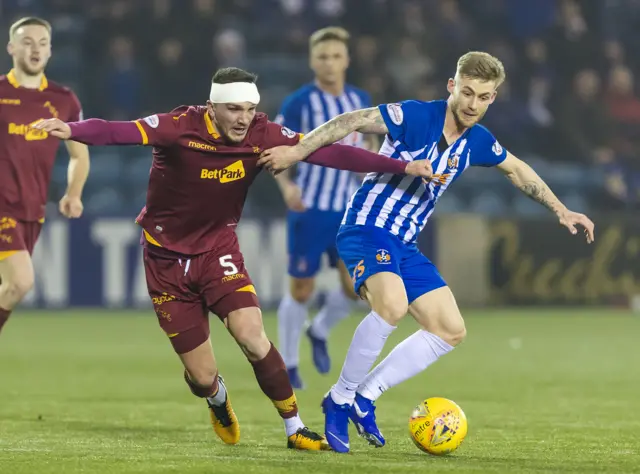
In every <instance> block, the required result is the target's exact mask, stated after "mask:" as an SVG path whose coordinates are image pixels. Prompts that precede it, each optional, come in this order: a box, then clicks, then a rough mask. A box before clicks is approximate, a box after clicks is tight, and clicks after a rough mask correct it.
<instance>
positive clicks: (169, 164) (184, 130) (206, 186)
mask: <svg viewBox="0 0 640 474" xmlns="http://www.w3.org/2000/svg"><path fill="white" fill-rule="evenodd" d="M135 123H136V125H137V127H138V129H139V131H140V135H141V143H142V144H143V145H152V146H153V147H154V148H153V164H152V166H151V172H150V176H149V188H148V191H147V203H146V206H145V208H144V209H142V212H140V215H139V216H138V218H137V220H136V221H137V222H138V224H140V225H141V226H142V228H143V229H144V231H145V236H146V238H147V240H148V241H149V242H151V243H152V244H154V245H157V246H161V247H163V248H166V249H168V250H171V251H173V252H177V253H181V254H184V255H197V254H200V253H203V252H206V251H209V250H213V249H215V248H216V247H218V246H219V245H221V244H222V243H225V242H226V240H228V239H233V238H235V236H234V235H233V234H234V233H235V226H236V225H237V224H238V221H239V220H240V216H241V215H242V208H243V206H244V202H245V199H246V197H247V192H248V190H249V186H250V185H251V183H252V182H253V180H254V179H255V177H256V176H257V175H258V173H259V172H260V168H258V166H256V163H257V161H258V158H259V156H260V153H261V152H262V151H263V150H265V149H268V148H272V147H275V146H279V145H295V144H296V143H298V140H299V139H300V136H299V134H297V133H294V132H292V131H291V130H289V129H287V128H284V127H282V126H281V125H278V124H276V123H273V122H269V120H268V119H267V116H266V115H265V114H262V113H257V114H256V116H255V118H254V120H253V122H252V123H251V126H250V127H249V130H248V131H247V135H246V137H245V139H244V141H243V142H242V143H237V144H236V143H228V142H227V141H226V140H225V139H224V138H223V137H221V136H220V134H219V133H218V132H217V130H216V129H215V126H214V124H213V122H212V121H211V118H210V117H209V114H208V113H207V109H206V107H194V106H191V107H187V106H183V107H179V108H177V109H175V110H173V111H172V112H170V113H168V114H157V115H152V116H150V117H146V118H144V119H140V120H137V121H136V122H135Z"/></svg>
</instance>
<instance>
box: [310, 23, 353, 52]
mask: <svg viewBox="0 0 640 474" xmlns="http://www.w3.org/2000/svg"><path fill="white" fill-rule="evenodd" d="M349 38H351V35H350V34H349V32H348V31H347V30H345V29H344V28H341V27H339V26H328V27H326V28H322V29H321V30H318V31H316V32H315V33H313V34H312V35H311V36H310V37H309V48H313V47H314V46H315V45H317V44H319V43H322V42H323V41H331V40H334V41H340V42H342V43H344V44H345V45H348V44H349Z"/></svg>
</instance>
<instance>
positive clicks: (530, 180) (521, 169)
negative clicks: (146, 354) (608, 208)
mask: <svg viewBox="0 0 640 474" xmlns="http://www.w3.org/2000/svg"><path fill="white" fill-rule="evenodd" d="M497 167H498V169H500V171H502V172H503V173H504V174H505V175H506V177H507V178H508V179H509V181H511V182H512V183H513V185H514V186H515V187H516V188H518V189H519V190H520V191H522V192H523V193H524V194H526V195H527V196H529V197H530V198H531V199H533V200H534V201H537V202H539V203H540V204H542V205H543V206H545V207H546V208H547V209H549V210H551V211H553V213H554V214H556V215H557V216H558V219H559V220H560V224H562V225H563V226H565V227H567V228H568V229H569V231H570V232H571V233H572V234H576V233H577V230H576V228H575V226H576V225H581V226H582V227H584V230H585V234H586V235H587V242H588V243H591V242H593V240H594V234H593V229H594V224H593V222H591V220H589V218H588V217H587V216H585V215H584V214H580V213H577V212H573V211H570V210H569V209H567V207H566V206H565V205H564V204H562V202H560V200H559V199H558V198H557V197H556V195H555V194H554V193H553V191H551V188H549V186H548V185H547V183H545V182H544V181H543V180H542V178H541V177H540V176H539V175H538V173H536V172H535V171H534V170H533V169H532V168H531V167H530V166H529V165H528V164H526V163H525V162H524V161H522V160H520V159H518V158H516V157H515V156H514V155H512V154H511V153H508V152H507V157H506V158H505V160H504V161H503V162H502V163H500V164H499V165H498V166H497Z"/></svg>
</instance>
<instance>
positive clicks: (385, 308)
mask: <svg viewBox="0 0 640 474" xmlns="http://www.w3.org/2000/svg"><path fill="white" fill-rule="evenodd" d="M369 302H370V304H371V309H373V310H374V311H375V312H376V313H378V315H379V316H380V317H381V318H382V319H384V320H385V321H386V322H388V323H389V324H391V325H393V326H395V325H396V324H398V323H399V322H400V320H401V319H402V318H404V317H405V315H406V314H407V311H409V302H408V301H407V297H406V296H405V295H403V296H396V295H393V294H392V293H384V294H382V295H380V296H378V297H374V298H370V299H369Z"/></svg>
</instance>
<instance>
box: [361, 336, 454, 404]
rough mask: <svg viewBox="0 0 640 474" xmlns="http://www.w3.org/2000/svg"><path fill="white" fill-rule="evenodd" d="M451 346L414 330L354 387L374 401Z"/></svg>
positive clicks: (428, 364)
mask: <svg viewBox="0 0 640 474" xmlns="http://www.w3.org/2000/svg"><path fill="white" fill-rule="evenodd" d="M452 350H453V346H451V345H449V344H447V343H446V342H445V341H444V340H442V339H441V338H440V337H438V336H436V335H435V334H431V333H430V332H427V331H418V332H416V333H414V334H412V335H411V336H409V337H408V338H406V339H405V340H404V341H402V342H401V343H400V344H398V345H397V346H396V347H395V348H394V349H393V350H392V351H391V352H390V353H389V355H388V356H387V357H385V358H384V359H383V360H382V362H380V363H379V364H378V365H377V367H376V368H375V369H373V370H372V371H371V373H370V374H369V375H367V378H366V379H365V380H364V382H362V385H360V387H359V388H358V393H359V394H360V395H362V396H364V397H366V398H368V399H370V400H376V399H377V398H378V397H379V396H380V395H382V394H383V393H384V392H385V391H387V390H389V389H390V388H391V387H394V386H396V385H398V384H399V383H401V382H404V381H405V380H408V379H410V378H411V377H413V376H414V375H417V374H419V373H420V372H422V371H423V370H425V369H426V368H427V367H429V366H430V365H431V364H433V363H434V362H435V361H436V360H438V359H439V358H440V357H442V356H443V355H445V354H447V353H449V352H451V351H452Z"/></svg>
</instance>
